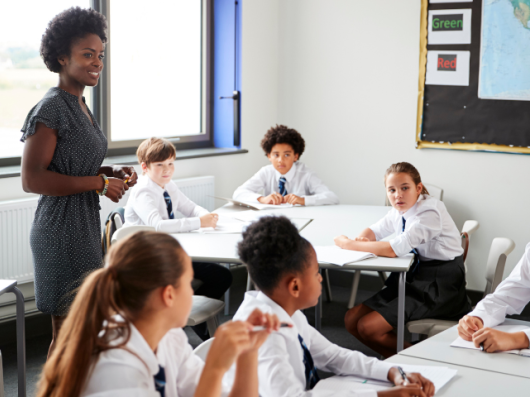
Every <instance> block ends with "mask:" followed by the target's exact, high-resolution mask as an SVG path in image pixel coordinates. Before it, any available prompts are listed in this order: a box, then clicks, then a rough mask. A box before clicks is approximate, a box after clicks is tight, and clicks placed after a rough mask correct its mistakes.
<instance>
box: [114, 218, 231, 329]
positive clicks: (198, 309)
mask: <svg viewBox="0 0 530 397" xmlns="http://www.w3.org/2000/svg"><path fill="white" fill-rule="evenodd" d="M155 230H156V229H155V228H154V227H152V226H144V225H141V226H126V227H121V228H120V229H118V230H116V232H114V234H113V235H112V244H114V243H115V242H116V241H119V240H121V239H123V238H125V237H127V236H129V235H131V234H134V233H136V232H139V231H153V232H154V231H155ZM200 284H201V281H200V280H193V282H192V288H193V289H194V290H196V289H197V288H198V287H199V286H200ZM224 307H225V303H224V302H223V301H219V300H217V299H211V298H207V297H206V296H200V295H193V304H192V307H191V313H190V315H189V317H188V323H187V324H186V325H188V326H193V325H198V324H201V323H204V322H206V326H207V327H208V332H209V333H210V335H213V334H214V333H215V330H216V329H217V327H218V326H219V319H218V315H219V313H220V312H221V311H222V310H223V309H224Z"/></svg>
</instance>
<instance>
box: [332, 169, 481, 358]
mask: <svg viewBox="0 0 530 397" xmlns="http://www.w3.org/2000/svg"><path fill="white" fill-rule="evenodd" d="M385 186H386V191H387V197H388V199H389V201H390V203H391V204H392V207H393V208H392V209H391V210H390V211H389V212H388V214H387V215H386V216H385V217H384V218H383V219H381V220H380V221H379V222H377V223H376V224H374V225H372V226H370V227H369V228H367V229H364V230H363V231H362V232H361V234H360V235H359V236H358V237H356V238H354V239H353V240H351V239H349V238H348V237H346V236H339V237H336V238H335V244H337V245H338V246H339V247H341V248H343V249H350V250H354V251H364V252H372V253H374V254H376V255H378V256H387V257H390V258H393V257H396V256H403V255H406V254H408V253H414V257H415V259H414V263H413V264H412V266H411V267H410V270H409V271H408V272H407V274H406V287H405V322H409V321H413V320H420V319H422V318H437V319H445V320H457V319H459V318H460V317H461V316H462V314H463V313H466V312H468V311H469V310H470V309H471V305H470V303H469V299H468V297H467V295H466V289H465V285H466V280H465V271H464V261H463V252H464V250H463V249H462V246H461V240H460V233H459V231H458V229H457V228H456V225H455V223H454V222H453V219H452V218H451V215H449V213H448V212H447V209H446V208H445V205H444V203H442V202H441V201H439V200H437V199H435V198H434V197H431V196H429V192H428V191H427V189H425V187H424V186H423V184H422V183H421V177H420V174H419V172H418V170H416V168H415V167H414V166H413V165H412V164H409V163H405V162H403V163H397V164H392V165H391V166H390V168H388V169H387V171H386V174H385ZM394 233H395V235H396V236H395V237H394V238H393V239H392V240H390V241H388V242H386V241H380V240H382V239H384V238H385V237H388V236H390V235H392V234H394ZM398 281H399V273H392V274H391V275H390V277H389V278H388V279H387V281H386V283H385V284H386V288H384V289H382V290H381V291H380V292H378V293H377V294H375V295H374V296H372V297H371V298H370V299H368V300H366V301H364V302H363V303H361V304H360V305H357V306H355V307H354V308H352V309H350V310H349V311H348V312H347V313H346V316H345V319H344V321H345V324H346V328H347V330H348V331H349V332H350V333H351V334H352V335H353V336H355V337H356V338H357V339H359V340H360V341H361V342H363V343H364V344H365V345H367V346H368V347H370V348H371V349H373V350H375V351H377V352H378V353H380V354H382V355H383V356H384V357H390V356H391V355H393V354H395V353H396V346H397V337H396V334H395V333H394V332H393V330H394V328H396V327H397V316H398ZM405 346H406V347H409V346H410V344H408V343H406V344H405Z"/></svg>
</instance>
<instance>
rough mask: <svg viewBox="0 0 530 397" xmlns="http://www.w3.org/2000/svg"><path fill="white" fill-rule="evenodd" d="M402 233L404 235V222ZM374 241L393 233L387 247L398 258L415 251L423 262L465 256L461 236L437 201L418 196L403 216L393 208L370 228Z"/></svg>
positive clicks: (421, 195) (449, 216) (422, 195)
mask: <svg viewBox="0 0 530 397" xmlns="http://www.w3.org/2000/svg"><path fill="white" fill-rule="evenodd" d="M402 218H405V221H406V223H405V231H404V232H403V231H402V230H403V219H402ZM370 229H372V231H373V232H374V234H375V238H376V240H377V241H380V240H382V239H384V238H385V237H388V236H390V235H391V234H393V233H395V234H396V237H394V238H393V239H392V240H390V246H391V247H392V249H393V250H394V253H395V254H396V255H397V256H403V255H406V254H408V253H410V251H412V249H414V248H416V250H417V251H418V254H419V256H420V259H421V260H422V261H429V260H441V261H450V260H453V259H455V258H456V257H459V256H460V255H462V254H463V253H464V250H463V249H462V245H461V244H462V243H461V240H460V232H459V231H458V229H457V228H456V225H455V222H454V221H453V218H451V215H449V213H448V212H447V209H446V208H445V205H444V203H443V202H441V201H440V200H438V199H436V198H434V197H431V196H429V195H427V194H420V196H419V197H418V201H416V204H414V206H413V207H412V208H410V209H409V210H408V211H406V212H402V211H398V210H396V209H395V208H392V209H391V210H390V211H388V214H386V216H385V217H384V218H383V219H381V220H380V221H379V222H377V223H375V224H373V225H372V226H370Z"/></svg>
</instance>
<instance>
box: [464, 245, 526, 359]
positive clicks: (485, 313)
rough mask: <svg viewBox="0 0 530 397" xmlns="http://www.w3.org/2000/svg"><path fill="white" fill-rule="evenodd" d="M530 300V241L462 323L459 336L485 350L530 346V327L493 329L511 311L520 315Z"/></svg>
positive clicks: (517, 348) (492, 351)
mask: <svg viewBox="0 0 530 397" xmlns="http://www.w3.org/2000/svg"><path fill="white" fill-rule="evenodd" d="M528 302H530V244H527V245H526V249H525V251H524V255H523V257H522V258H521V260H520V261H519V263H518V264H517V266H515V268H514V269H513V271H512V272H511V273H510V275H509V276H508V277H507V278H506V279H505V280H504V281H503V282H502V283H500V284H499V286H498V287H497V289H496V290H495V292H493V293H492V294H489V295H488V296H486V297H485V298H484V299H482V300H481V301H480V302H479V303H478V304H477V306H476V307H475V309H474V310H473V311H472V312H471V313H469V314H468V315H467V316H464V317H463V318H462V319H461V320H460V322H459V323H458V335H460V336H461V337H462V338H463V339H465V340H467V341H473V343H474V344H475V346H476V347H479V346H480V344H482V345H483V347H484V351H485V352H488V353H494V352H496V351H506V350H519V349H528V348H530V346H529V345H530V328H528V329H527V330H525V331H522V332H514V333H508V332H502V331H499V330H495V329H491V328H490V327H494V326H496V325H499V324H501V323H502V322H504V319H505V318H506V315H507V314H520V313H521V312H522V311H523V309H524V308H525V306H526V305H527V304H528Z"/></svg>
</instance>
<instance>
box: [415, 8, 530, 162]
mask: <svg viewBox="0 0 530 397" xmlns="http://www.w3.org/2000/svg"><path fill="white" fill-rule="evenodd" d="M528 19H530V0H496V1H494V0H461V1H458V0H422V9H421V27H420V28H421V35H420V77H419V90H418V117H417V126H416V145H417V148H419V149H425V148H435V149H457V150H474V151H493V152H508V153H525V154H530V20H528Z"/></svg>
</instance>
